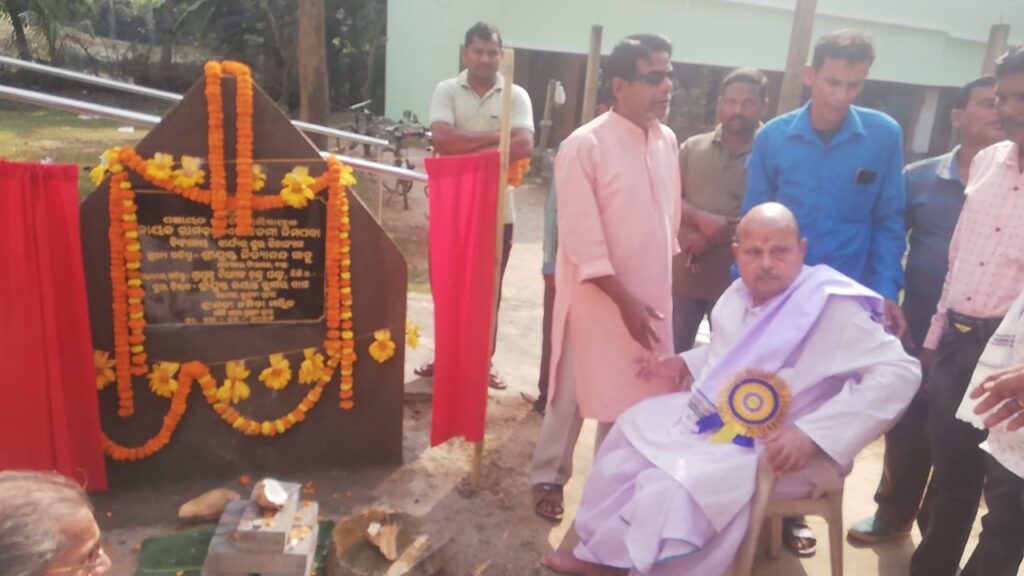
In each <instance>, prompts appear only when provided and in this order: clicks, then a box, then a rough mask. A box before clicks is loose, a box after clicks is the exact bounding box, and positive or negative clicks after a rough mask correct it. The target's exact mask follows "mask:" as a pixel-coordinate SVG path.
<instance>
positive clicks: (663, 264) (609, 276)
mask: <svg viewBox="0 0 1024 576" xmlns="http://www.w3.org/2000/svg"><path fill="white" fill-rule="evenodd" d="M670 56H671V44H670V43H669V42H668V40H666V39H664V38H662V37H659V36H648V35H638V36H632V37H630V38H627V39H626V40H624V41H622V42H620V43H619V45H617V46H616V47H615V50H614V51H613V52H612V55H611V56H610V57H609V61H608V63H607V65H606V66H605V70H604V71H605V74H606V77H608V78H610V86H611V88H612V92H613V93H614V95H615V105H614V107H613V108H612V111H610V112H607V113H605V114H603V115H601V116H599V117H598V118H596V119H594V120H593V121H592V122H590V123H588V124H586V125H584V126H582V127H580V128H579V129H578V130H576V131H575V132H573V134H572V135H571V136H569V138H567V139H566V140H565V141H564V142H563V143H562V145H561V149H560V151H559V153H558V157H557V159H556V161H555V188H556V189H557V190H558V196H557V201H558V235H559V237H558V254H557V258H556V264H555V311H554V322H553V324H552V338H553V345H552V359H551V374H552V375H553V378H552V381H551V382H550V384H549V386H550V388H549V405H548V410H547V412H546V414H545V416H544V424H543V426H542V429H541V433H540V437H539V438H538V441H537V450H536V452H535V454H534V461H533V465H532V469H531V480H532V482H533V486H534V509H535V510H536V511H537V513H539V514H540V515H541V516H544V517H547V518H551V519H555V520H557V519H559V518H560V517H561V513H562V506H561V503H562V502H561V490H562V486H564V484H565V482H566V481H567V480H568V477H569V475H570V474H571V466H572V453H573V447H574V446H575V443H576V439H577V437H578V435H579V429H580V426H581V424H582V418H593V419H595V420H597V421H598V422H599V423H600V425H599V428H598V442H600V439H601V438H602V437H603V434H604V433H606V432H607V430H609V429H610V428H611V425H612V423H614V421H615V419H616V418H617V417H618V415H619V414H620V413H621V412H623V411H624V410H626V409H627V408H629V407H631V406H633V405H634V404H636V403H637V402H639V401H641V400H643V399H645V398H648V397H650V396H654V395H658V394H665V393H668V392H672V391H675V390H676V389H678V382H676V381H674V380H671V379H660V380H659V379H655V380H641V379H640V378H638V377H637V376H636V366H635V364H634V360H635V359H636V358H638V357H640V356H642V355H644V353H654V354H656V355H662V354H670V353H671V352H672V325H671V321H670V318H671V315H672V291H671V290H672V256H673V255H674V254H675V253H676V252H677V251H678V244H677V242H676V238H677V233H678V230H679V219H680V208H681V207H680V197H679V189H680V177H679V162H678V159H677V149H678V145H677V142H676V137H675V135H674V134H673V133H672V131H671V130H670V129H669V128H668V127H666V126H664V125H663V124H662V123H661V119H663V118H664V117H665V116H666V114H667V112H668V104H669V100H670V98H671V93H672V79H671V72H672V64H671V60H670ZM577 402H578V407H577Z"/></svg>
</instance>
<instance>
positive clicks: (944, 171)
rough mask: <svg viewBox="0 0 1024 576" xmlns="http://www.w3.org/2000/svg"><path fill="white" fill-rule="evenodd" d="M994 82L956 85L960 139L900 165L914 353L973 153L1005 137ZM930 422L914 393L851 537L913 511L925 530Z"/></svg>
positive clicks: (892, 526)
mask: <svg viewBox="0 0 1024 576" xmlns="http://www.w3.org/2000/svg"><path fill="white" fill-rule="evenodd" d="M995 86H996V78H995V76H982V77H981V78H977V79H975V80H973V81H971V82H970V83H968V84H967V85H965V86H964V87H963V88H961V89H960V92H959V94H958V95H957V99H956V102H955V103H954V104H953V110H952V112H950V120H951V121H952V124H953V128H954V129H955V130H956V132H957V134H959V137H960V142H959V144H958V145H957V146H956V147H955V148H953V150H952V151H950V152H949V153H947V154H943V155H942V156H937V157H935V158H929V159H927V160H922V161H920V162H917V163H914V164H911V165H909V166H907V168H906V170H905V171H904V175H905V177H906V187H907V212H906V214H907V217H906V222H907V230H908V231H909V240H910V250H909V252H908V253H907V271H906V280H907V286H906V292H905V293H904V297H903V312H904V314H905V315H906V318H907V325H908V331H907V335H906V337H905V338H904V344H905V346H906V348H907V351H908V352H910V353H911V354H914V355H915V356H917V355H918V354H920V351H921V344H922V342H924V337H925V335H926V334H927V333H928V328H929V325H930V323H931V318H932V315H933V314H935V309H936V306H937V304H938V302H939V297H940V296H941V295H942V283H943V281H944V280H945V278H946V269H947V268H948V266H949V242H950V240H951V239H952V237H953V229H954V228H956V222H957V218H959V216H960V210H961V208H963V205H964V199H965V198H966V197H965V196H964V186H965V184H966V182H967V177H968V174H969V172H970V167H971V160H972V159H973V158H974V155H975V154H977V153H978V151H980V150H981V149H983V148H986V147H988V146H991V145H992V144H995V143H996V142H998V141H1000V140H1002V139H1003V138H1004V137H1005V136H1004V134H1003V130H1002V127H1001V126H1000V124H999V117H998V115H997V114H996V97H995ZM926 368H927V367H926V366H922V369H926ZM922 388H923V387H922ZM927 422H928V402H927V398H926V396H924V395H923V394H919V395H918V396H917V397H916V398H914V401H913V402H911V404H910V407H909V408H908V409H907V412H906V413H905V414H904V415H903V417H902V418H901V419H900V421H899V422H898V423H897V424H896V426H894V427H893V429H892V430H890V431H889V432H888V433H887V434H886V435H885V459H884V468H883V470H884V471H883V473H882V479H881V480H880V481H879V484H878V490H877V491H876V492H875V502H877V503H878V509H877V511H876V512H875V515H874V516H868V517H867V518H863V519H861V520H859V521H857V522H854V523H853V525H852V526H850V530H849V536H850V538H851V539H853V540H858V541H861V542H866V543H873V542H880V541H882V540H886V539H889V538H892V537H897V536H906V535H909V534H910V528H911V525H912V524H913V522H914V518H915V517H917V518H918V524H919V525H920V526H921V530H922V532H923V531H924V526H925V525H926V524H927V508H926V507H925V506H921V499H922V496H923V495H924V492H925V487H926V486H927V485H928V475H929V473H930V472H931V464H932V460H931V450H930V447H929V443H928V435H927ZM919 506H920V516H918V508H919Z"/></svg>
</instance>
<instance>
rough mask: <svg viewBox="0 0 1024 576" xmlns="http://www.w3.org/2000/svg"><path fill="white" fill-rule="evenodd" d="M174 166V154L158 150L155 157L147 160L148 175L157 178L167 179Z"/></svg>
mask: <svg viewBox="0 0 1024 576" xmlns="http://www.w3.org/2000/svg"><path fill="white" fill-rule="evenodd" d="M173 168H174V156H171V155H170V154H164V153H163V152H157V153H156V154H154V155H153V159H152V160H150V161H149V162H146V175H147V176H149V177H150V178H153V179H156V180H167V179H168V178H170V177H171V174H172V173H173Z"/></svg>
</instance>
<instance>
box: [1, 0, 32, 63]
mask: <svg viewBox="0 0 1024 576" xmlns="http://www.w3.org/2000/svg"><path fill="white" fill-rule="evenodd" d="M14 4H15V3H14V2H10V1H8V2H6V3H4V8H6V9H7V15H8V16H9V17H10V19H11V28H13V29H14V43H15V44H17V46H18V58H21V59H22V60H31V59H32V50H31V49H29V47H28V37H26V36H25V27H24V26H22V25H21V16H20V15H19V13H18V12H19V10H18V9H17V8H16V7H15V5H14Z"/></svg>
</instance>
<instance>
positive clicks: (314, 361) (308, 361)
mask: <svg viewBox="0 0 1024 576" xmlns="http://www.w3.org/2000/svg"><path fill="white" fill-rule="evenodd" d="M302 355H303V357H305V360H303V361H302V365H300V366H299V384H312V383H314V382H316V381H317V380H319V379H320V378H322V377H323V375H324V370H325V366H324V356H323V354H320V353H318V352H317V351H316V348H306V349H305V350H303V351H302Z"/></svg>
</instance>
